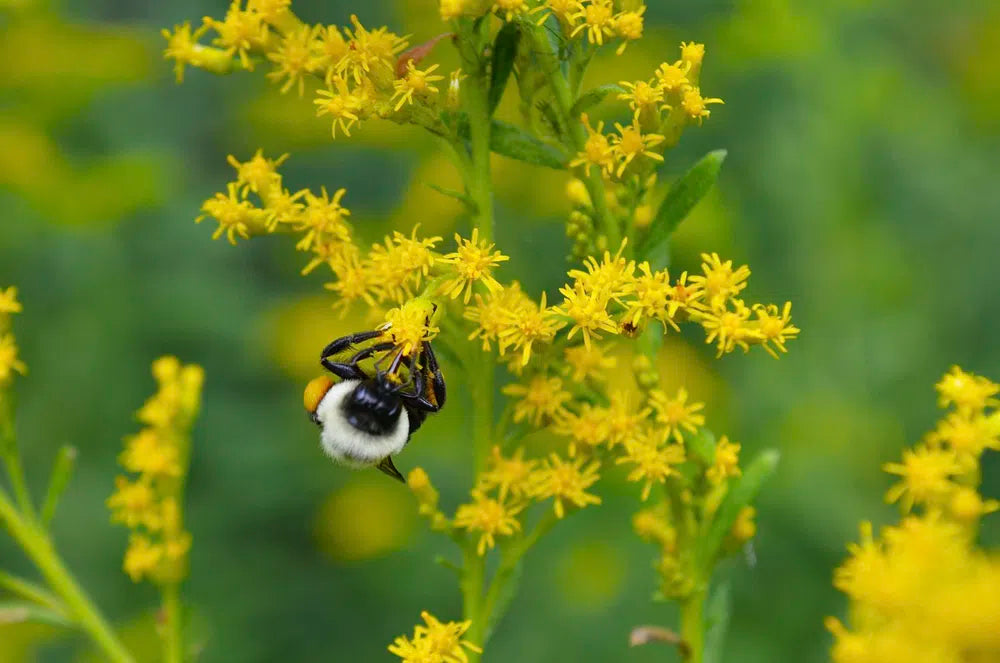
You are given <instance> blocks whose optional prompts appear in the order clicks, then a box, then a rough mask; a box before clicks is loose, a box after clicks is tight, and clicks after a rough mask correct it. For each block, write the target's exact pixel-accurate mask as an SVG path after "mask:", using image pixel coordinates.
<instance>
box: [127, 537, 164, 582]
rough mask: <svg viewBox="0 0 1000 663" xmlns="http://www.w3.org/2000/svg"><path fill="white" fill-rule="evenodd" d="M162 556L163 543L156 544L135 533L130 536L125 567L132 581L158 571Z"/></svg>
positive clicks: (137, 580)
mask: <svg viewBox="0 0 1000 663" xmlns="http://www.w3.org/2000/svg"><path fill="white" fill-rule="evenodd" d="M162 558H163V546H162V545H159V544H154V543H153V542H152V541H150V540H149V539H148V538H146V537H145V536H141V535H138V534H133V535H132V536H130V537H129V541H128V549H127V550H126V551H125V562H124V564H123V568H124V570H125V573H127V574H128V576H129V577H130V578H131V579H132V582H139V581H140V580H142V578H143V576H148V575H152V574H153V573H154V572H155V571H156V569H157V567H158V566H159V565H160V560H161V559H162Z"/></svg>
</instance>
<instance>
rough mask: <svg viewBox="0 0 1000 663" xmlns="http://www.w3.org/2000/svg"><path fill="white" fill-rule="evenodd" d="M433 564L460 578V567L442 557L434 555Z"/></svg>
mask: <svg viewBox="0 0 1000 663" xmlns="http://www.w3.org/2000/svg"><path fill="white" fill-rule="evenodd" d="M434 562H435V563H436V564H439V565H441V566H443V567H444V568H446V569H448V570H449V571H451V572H452V573H454V574H455V575H456V576H457V577H461V576H462V567H460V566H459V565H458V564H456V563H455V562H453V561H451V560H450V559H448V558H447V557H445V556H444V555H435V557H434Z"/></svg>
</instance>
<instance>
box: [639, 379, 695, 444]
mask: <svg viewBox="0 0 1000 663" xmlns="http://www.w3.org/2000/svg"><path fill="white" fill-rule="evenodd" d="M687 399H688V393H687V389H685V388H684V387H681V388H680V389H678V390H677V396H675V397H674V398H670V397H669V396H667V394H666V393H664V392H663V391H662V390H660V389H651V390H650V391H649V405H650V406H651V407H652V408H653V410H654V411H655V412H656V414H655V416H654V419H655V421H656V423H658V424H661V425H662V426H663V429H662V430H661V431H660V437H661V439H662V440H663V441H666V440H667V439H668V438H670V436H671V435H672V436H673V438H674V440H676V441H677V442H678V443H681V442H683V441H684V434H683V433H682V432H681V431H682V430H684V431H687V432H689V433H696V432H698V428H700V427H701V426H704V425H705V415H703V414H699V412H700V411H701V410H703V409H704V408H705V404H704V403H690V404H689V403H688V402H687Z"/></svg>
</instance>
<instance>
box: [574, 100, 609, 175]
mask: <svg viewBox="0 0 1000 663" xmlns="http://www.w3.org/2000/svg"><path fill="white" fill-rule="evenodd" d="M580 121H581V122H583V126H584V127H585V128H586V129H587V141H586V142H585V143H584V145H583V151H582V152H580V153H579V154H577V156H576V158H575V159H573V160H572V161H570V162H569V167H570V168H577V167H579V166H583V172H584V173H585V174H586V175H590V169H591V167H592V166H597V169H598V171H600V172H607V173H608V174H610V173H611V171H612V170H613V169H614V167H615V157H614V152H613V151H612V149H611V143H610V142H609V141H608V137H607V136H605V135H604V133H603V131H604V123H603V122H598V123H597V129H594V128H593V127H591V126H590V118H589V117H588V116H587V114H586V113H584V114H583V115H581V116H580Z"/></svg>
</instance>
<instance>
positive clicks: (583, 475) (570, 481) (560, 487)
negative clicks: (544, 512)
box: [532, 454, 601, 518]
mask: <svg viewBox="0 0 1000 663" xmlns="http://www.w3.org/2000/svg"><path fill="white" fill-rule="evenodd" d="M584 462H585V461H584V459H583V458H582V457H581V458H577V459H576V460H572V461H568V462H567V461H564V460H563V459H562V458H560V457H559V455H558V454H552V455H551V456H549V458H547V459H546V460H545V461H544V463H543V464H542V467H540V468H539V469H537V470H535V472H534V473H533V476H532V479H533V483H534V488H533V490H532V497H534V498H535V499H536V500H538V501H542V500H546V499H548V498H550V497H552V498H554V503H553V509H554V510H555V514H556V517H557V518H563V517H564V516H565V515H566V507H565V505H564V504H563V501H564V500H565V501H566V502H568V503H570V504H571V505H573V506H575V507H577V508H581V509H582V508H583V507H585V506H587V505H588V504H600V503H601V498H600V497H598V496H596V495H591V494H590V493H588V492H586V490H587V488H589V487H590V486H592V485H593V484H594V483H596V482H597V480H598V479H599V478H600V475H599V474H598V469H599V468H600V463H598V462H597V461H593V462H591V463H590V464H588V465H586V466H584Z"/></svg>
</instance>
